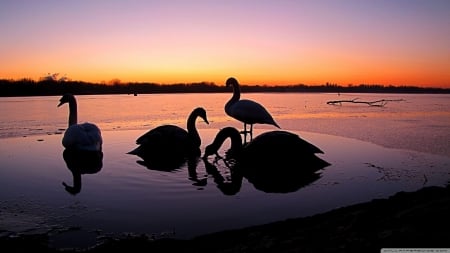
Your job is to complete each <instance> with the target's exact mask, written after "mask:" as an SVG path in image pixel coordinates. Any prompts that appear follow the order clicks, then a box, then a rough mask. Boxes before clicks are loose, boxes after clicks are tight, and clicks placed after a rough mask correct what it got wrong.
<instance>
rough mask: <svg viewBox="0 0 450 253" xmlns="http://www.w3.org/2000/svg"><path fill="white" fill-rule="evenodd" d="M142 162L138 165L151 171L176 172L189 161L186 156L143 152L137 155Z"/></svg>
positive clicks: (139, 161)
mask: <svg viewBox="0 0 450 253" xmlns="http://www.w3.org/2000/svg"><path fill="white" fill-rule="evenodd" d="M137 156H138V157H140V158H141V159H142V160H137V161H136V163H138V164H140V165H142V166H144V167H146V168H147V169H149V170H159V171H167V172H171V171H176V170H179V169H180V168H181V167H183V165H184V164H185V163H186V162H187V161H189V160H190V159H187V158H186V157H185V156H184V154H180V155H176V154H167V155H164V154H156V155H155V154H153V153H150V152H143V153H142V154H137Z"/></svg>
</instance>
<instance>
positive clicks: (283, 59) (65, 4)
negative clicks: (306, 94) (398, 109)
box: [0, 0, 450, 88]
mask: <svg viewBox="0 0 450 253" xmlns="http://www.w3.org/2000/svg"><path fill="white" fill-rule="evenodd" d="M0 34H1V40H0V78H7V79H20V78H32V79H35V80H38V79H39V78H40V77H43V76H45V75H47V73H60V76H63V75H66V76H67V77H68V78H70V79H72V80H81V81H88V82H108V81H110V80H112V79H120V80H121V81H122V82H129V81H131V82H156V83H162V84H164V83H177V82H182V83H190V82H201V81H208V82H215V83H216V84H223V83H224V82H225V80H226V79H227V78H228V77H230V76H234V77H236V78H237V79H238V80H239V81H240V82H241V83H243V84H269V85H273V84H299V83H303V84H309V85H315V84H323V83H325V82H331V83H337V84H340V85H347V84H355V85H358V84H361V83H366V84H383V85H416V86H431V87H448V88H450V1H448V0H376V1H373V0H328V1H326V0H311V1H306V0H304V1H303V0H289V1H288V0H270V1H269V0H226V1H214V0H161V1H152V0H142V1H139V0H129V1H125V0H123V1H119V0H85V1H83V0H64V1H60V0H54V1H50V0H39V1H35V0H28V1H26V0H2V1H0Z"/></svg>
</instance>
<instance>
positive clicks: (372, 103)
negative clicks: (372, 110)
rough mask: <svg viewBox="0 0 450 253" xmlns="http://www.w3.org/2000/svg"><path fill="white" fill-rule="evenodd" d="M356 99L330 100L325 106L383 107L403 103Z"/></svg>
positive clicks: (392, 100) (393, 100) (397, 100)
mask: <svg viewBox="0 0 450 253" xmlns="http://www.w3.org/2000/svg"><path fill="white" fill-rule="evenodd" d="M358 99H359V98H354V99H351V100H332V101H328V102H327V104H329V105H342V103H354V104H367V105H370V106H378V107H383V106H385V105H386V104H387V103H388V102H399V101H404V100H403V99H380V100H375V101H359V100H358Z"/></svg>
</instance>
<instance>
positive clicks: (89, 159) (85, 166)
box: [62, 149, 103, 195]
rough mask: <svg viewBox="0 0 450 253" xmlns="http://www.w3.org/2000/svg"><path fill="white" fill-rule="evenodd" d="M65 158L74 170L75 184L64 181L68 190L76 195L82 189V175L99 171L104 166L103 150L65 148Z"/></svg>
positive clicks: (72, 170) (69, 167) (69, 166)
mask: <svg viewBox="0 0 450 253" xmlns="http://www.w3.org/2000/svg"><path fill="white" fill-rule="evenodd" d="M63 158H64V161H65V162H66V166H67V168H68V169H69V170H70V171H71V172H72V176H73V185H72V186H71V185H68V184H67V183H66V182H63V183H62V184H63V186H64V188H65V189H66V191H67V192H68V193H70V194H72V195H76V194H78V193H79V192H80V191H81V175H83V174H95V173H98V172H99V171H100V170H101V169H102V167H103V152H102V151H88V150H79V149H65V150H64V152H63Z"/></svg>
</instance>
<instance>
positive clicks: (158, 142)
mask: <svg viewBox="0 0 450 253" xmlns="http://www.w3.org/2000/svg"><path fill="white" fill-rule="evenodd" d="M198 117H200V118H202V119H203V121H204V122H205V123H207V124H209V122H208V119H207V116H206V111H205V109H204V108H202V107H198V108H195V109H194V110H193V111H192V112H191V114H190V115H189V117H188V119H187V130H185V129H183V128H181V127H179V126H175V125H161V126H158V127H156V128H153V129H151V130H150V131H148V132H147V133H145V134H143V135H142V136H140V137H139V138H138V139H137V140H136V144H138V145H139V146H138V147H137V148H135V149H134V150H132V151H130V152H128V154H132V155H137V156H140V157H142V158H150V159H176V158H177V157H181V158H184V157H185V156H189V155H196V156H199V155H200V145H201V139H200V135H199V134H198V131H197V128H196V126H195V122H196V119H197V118H198Z"/></svg>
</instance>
